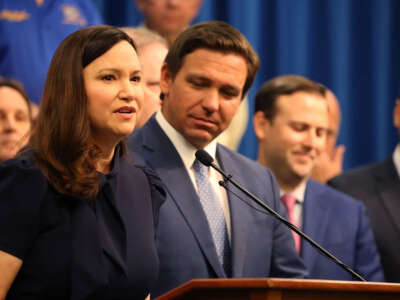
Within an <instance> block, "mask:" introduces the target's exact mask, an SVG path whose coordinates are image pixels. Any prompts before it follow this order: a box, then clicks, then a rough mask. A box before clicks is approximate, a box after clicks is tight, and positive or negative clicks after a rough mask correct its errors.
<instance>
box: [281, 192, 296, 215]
mask: <svg viewBox="0 0 400 300" xmlns="http://www.w3.org/2000/svg"><path fill="white" fill-rule="evenodd" d="M281 200H282V203H283V205H285V207H286V209H287V211H288V213H291V212H292V211H293V208H294V205H295V204H296V201H297V200H296V197H295V196H293V195H290V194H284V195H282V197H281Z"/></svg>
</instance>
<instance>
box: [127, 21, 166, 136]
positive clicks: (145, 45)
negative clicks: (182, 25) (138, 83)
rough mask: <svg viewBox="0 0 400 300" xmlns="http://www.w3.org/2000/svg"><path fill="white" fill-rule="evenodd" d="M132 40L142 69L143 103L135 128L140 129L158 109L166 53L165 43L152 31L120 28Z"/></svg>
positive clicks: (140, 28)
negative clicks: (162, 68)
mask: <svg viewBox="0 0 400 300" xmlns="http://www.w3.org/2000/svg"><path fill="white" fill-rule="evenodd" d="M121 29H122V30H123V31H125V32H126V33H127V34H128V35H129V36H130V37H132V38H133V39H134V41H135V42H136V45H137V48H138V55H139V61H140V65H141V67H142V82H143V90H144V103H143V108H142V110H141V112H140V115H139V119H138V122H137V124H136V127H137V128H139V127H142V126H143V125H144V124H145V123H146V122H147V120H148V119H149V118H150V117H151V116H152V115H153V114H154V113H155V112H156V111H157V110H159V109H160V105H161V99H160V92H161V90H160V76H161V67H162V65H163V62H164V59H165V56H166V55H167V53H168V48H167V41H166V40H165V39H164V38H163V37H162V36H160V35H159V34H157V33H156V32H154V31H151V30H149V29H147V28H143V27H138V28H134V27H124V28H121Z"/></svg>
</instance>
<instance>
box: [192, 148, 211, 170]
mask: <svg viewBox="0 0 400 300" xmlns="http://www.w3.org/2000/svg"><path fill="white" fill-rule="evenodd" d="M195 155H196V158H197V159H198V160H199V161H200V162H201V163H202V164H203V165H205V166H207V167H209V166H211V164H212V163H213V161H214V159H213V158H212V157H211V155H210V154H208V153H207V151H205V150H203V149H200V150H197V151H196V154H195Z"/></svg>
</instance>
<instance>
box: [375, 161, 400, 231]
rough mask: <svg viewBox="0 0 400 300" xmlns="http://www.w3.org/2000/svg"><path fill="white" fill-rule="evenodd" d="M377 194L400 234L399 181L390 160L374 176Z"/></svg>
mask: <svg viewBox="0 0 400 300" xmlns="http://www.w3.org/2000/svg"><path fill="white" fill-rule="evenodd" d="M374 177H375V180H376V183H377V188H378V193H379V196H380V198H381V199H382V203H383V205H384V207H385V208H386V211H387V212H388V215H389V217H390V218H391V219H392V222H393V224H394V225H395V228H396V229H397V230H398V232H399V233H400V219H399V216H398V214H397V213H398V212H399V211H400V199H399V195H400V179H399V176H398V175H397V172H396V169H395V166H394V163H393V160H392V158H390V159H387V160H386V161H385V162H384V163H383V165H381V166H380V168H379V169H378V170H377V172H376V173H375V174H374Z"/></svg>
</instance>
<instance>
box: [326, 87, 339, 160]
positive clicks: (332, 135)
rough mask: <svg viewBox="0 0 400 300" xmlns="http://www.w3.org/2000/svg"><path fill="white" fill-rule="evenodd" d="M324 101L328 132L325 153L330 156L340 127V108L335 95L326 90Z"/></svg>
mask: <svg viewBox="0 0 400 300" xmlns="http://www.w3.org/2000/svg"><path fill="white" fill-rule="evenodd" d="M326 100H327V103H328V108H329V110H328V131H327V137H326V151H327V152H328V154H330V155H331V154H332V153H333V151H334V149H335V147H336V142H337V139H338V135H339V127H340V117H341V116H340V107H339V102H338V100H337V99H336V97H335V95H334V94H333V93H332V92H331V91H330V90H328V91H327V92H326Z"/></svg>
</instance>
